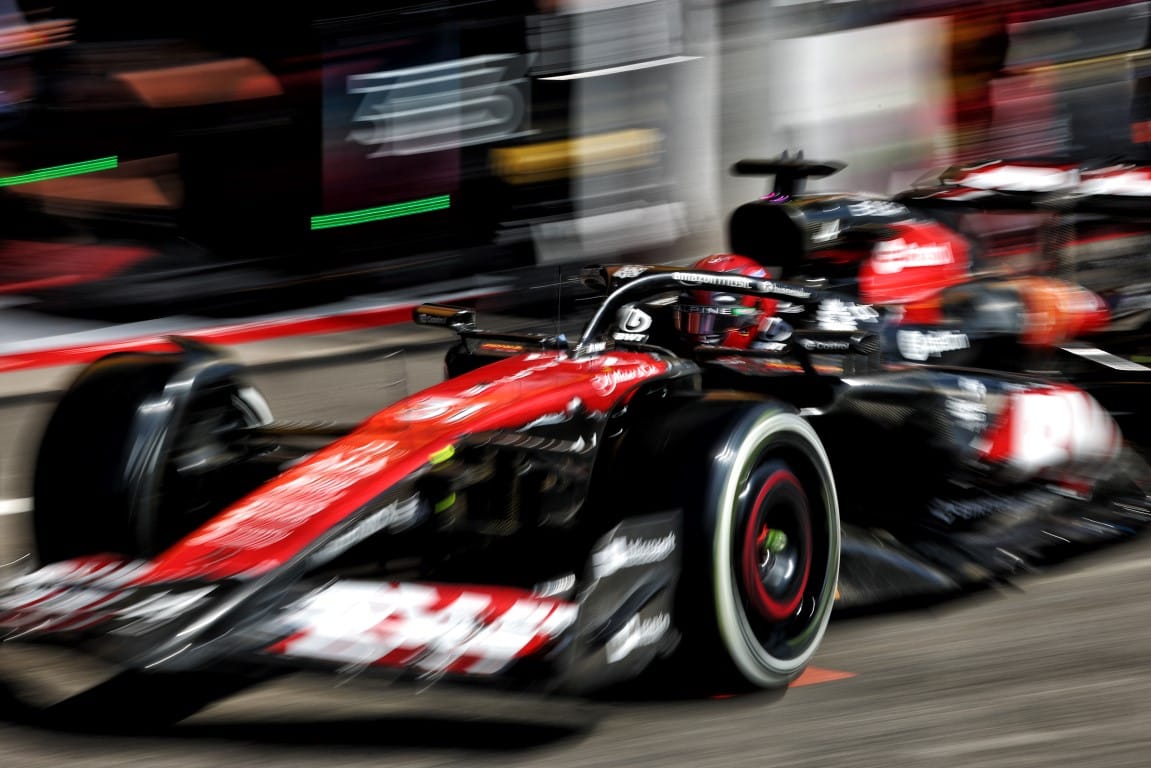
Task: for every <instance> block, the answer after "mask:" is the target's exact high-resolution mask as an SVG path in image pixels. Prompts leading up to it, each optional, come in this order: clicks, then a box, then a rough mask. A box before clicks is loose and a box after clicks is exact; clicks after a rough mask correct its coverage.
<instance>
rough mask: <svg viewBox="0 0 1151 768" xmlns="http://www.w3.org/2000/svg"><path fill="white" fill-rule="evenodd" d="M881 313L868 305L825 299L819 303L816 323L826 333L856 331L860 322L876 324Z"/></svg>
mask: <svg viewBox="0 0 1151 768" xmlns="http://www.w3.org/2000/svg"><path fill="white" fill-rule="evenodd" d="M878 320H879V312H877V311H876V310H875V308H874V307H872V306H870V305H868V304H856V303H854V302H850V301H843V300H842V299H825V300H823V301H821V302H820V303H819V309H818V310H816V312H815V321H816V323H817V324H818V326H819V327H820V328H822V329H824V330H825V331H854V330H856V328H858V327H859V323H860V322H864V323H874V322H877V321H878Z"/></svg>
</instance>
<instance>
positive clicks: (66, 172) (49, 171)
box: [0, 155, 120, 187]
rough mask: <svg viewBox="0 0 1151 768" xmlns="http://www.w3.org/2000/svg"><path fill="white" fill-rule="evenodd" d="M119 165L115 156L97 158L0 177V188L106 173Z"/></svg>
mask: <svg viewBox="0 0 1151 768" xmlns="http://www.w3.org/2000/svg"><path fill="white" fill-rule="evenodd" d="M119 164H120V161H119V159H118V158H117V157H116V156H115V155H112V156H111V157H99V158H96V159H95V160H85V161H83V162H80V163H68V164H66V165H53V166H52V167H50V168H41V169H40V170H38V171H32V172H31V173H22V174H20V175H19V176H3V177H0V187H11V186H14V185H16V184H31V183H32V182H34V181H45V180H47V179H59V178H61V177H63V176H79V175H80V174H82V173H94V172H96V171H106V170H108V169H110V168H115V167H116V166H117V165H119Z"/></svg>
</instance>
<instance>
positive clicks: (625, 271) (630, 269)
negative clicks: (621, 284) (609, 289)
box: [615, 264, 647, 280]
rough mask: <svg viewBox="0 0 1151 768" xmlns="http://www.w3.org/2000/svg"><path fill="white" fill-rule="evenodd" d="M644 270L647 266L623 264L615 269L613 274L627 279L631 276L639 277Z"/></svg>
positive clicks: (645, 270)
mask: <svg viewBox="0 0 1151 768" xmlns="http://www.w3.org/2000/svg"><path fill="white" fill-rule="evenodd" d="M644 272H647V267H644V266H640V265H639V264H625V265H623V266H622V267H620V268H619V269H617V270H616V271H615V276H616V277H618V278H622V279H625V280H627V279H630V278H633V277H639V276H640V275H642V274H643V273H644Z"/></svg>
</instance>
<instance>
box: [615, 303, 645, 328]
mask: <svg viewBox="0 0 1151 768" xmlns="http://www.w3.org/2000/svg"><path fill="white" fill-rule="evenodd" d="M619 314H620V321H619V327H620V330H621V331H623V332H624V333H643V332H644V331H646V330H647V329H648V328H651V315H649V314H648V313H647V312H644V311H643V310H642V309H640V308H639V307H637V306H634V305H631V306H627V307H624V308H623V309H621V310H620V313H619Z"/></svg>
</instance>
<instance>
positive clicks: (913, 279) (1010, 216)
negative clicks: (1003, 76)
mask: <svg viewBox="0 0 1151 768" xmlns="http://www.w3.org/2000/svg"><path fill="white" fill-rule="evenodd" d="M842 167H844V164H843V163H839V162H817V161H811V160H806V159H804V158H803V157H802V155H799V156H788V155H786V154H785V155H782V156H780V157H776V158H771V159H766V160H744V161H741V162H739V163H737V164H736V165H735V167H734V169H733V170H734V172H735V173H737V174H753V175H768V176H774V177H775V178H774V182H773V184H772V186H771V188H770V190H769V192H768V194H766V195H764V196H763V197H762V198H760V199H758V200H754V201H751V202H748V203H745V204H744V205H742V206H740V207H738V208H737V209H736V210H735V211H734V212H733V213H732V215H731V218H730V221H729V239H730V247H731V249H732V251H733V252H736V253H741V254H745V255H750V256H752V257H754V258H756V259H757V260H759V261H760V262H761V263H763V264H765V265H769V266H771V267H772V268H773V269H774V271H775V273H776V274H778V275H780V276H782V277H785V278H787V279H792V280H802V281H808V282H810V283H812V284H818V285H823V286H826V287H829V288H833V289H835V290H837V291H841V292H844V293H846V294H848V295H850V296H852V297H853V298H854V300H855V301H857V302H858V303H859V304H861V305H868V306H883V307H886V308H888V309H889V310H893V311H894V314H895V315H896V316H897V319H896V320H894V321H892V322H889V323H887V324H886V327H885V332H884V339H885V343H884V345H883V346H884V357H885V358H886V359H887V360H889V361H890V362H892V363H895V364H905V363H913V364H914V363H924V362H929V363H947V364H952V365H965V366H975V367H981V368H990V369H994V370H1012V371H1033V372H1041V373H1043V374H1044V375H1048V376H1054V377H1057V378H1059V379H1061V380H1064V381H1069V382H1076V383H1078V384H1079V385H1080V386H1085V387H1087V388H1089V389H1090V390H1091V391H1092V392H1093V393H1095V394H1096V395H1097V396H1099V397H1100V399H1101V400H1102V401H1103V402H1104V403H1105V404H1106V405H1107V407H1108V408H1109V409H1110V410H1111V411H1112V413H1114V414H1115V415H1117V416H1118V417H1119V418H1120V419H1121V420H1122V421H1123V423H1124V426H1125V429H1127V430H1128V432H1129V433H1130V434H1131V436H1132V437H1133V438H1134V439H1135V440H1136V441H1137V442H1139V443H1140V444H1148V443H1151V430H1149V429H1148V427H1147V426H1146V424H1145V422H1146V421H1147V420H1146V419H1145V418H1144V417H1143V410H1144V405H1143V401H1144V395H1143V393H1144V390H1145V389H1146V385H1147V384H1148V383H1151V369H1149V368H1148V367H1147V366H1145V365H1144V363H1145V362H1149V361H1151V357H1148V356H1147V353H1148V351H1149V350H1151V344H1149V341H1148V340H1149V336H1148V332H1147V329H1148V320H1149V318H1151V258H1148V257H1147V256H1146V254H1145V248H1144V246H1146V245H1147V244H1148V239H1149V238H1151V234H1149V231H1151V230H1149V229H1148V227H1147V222H1151V215H1148V214H1149V213H1151V207H1148V206H1147V205H1146V202H1145V201H1146V200H1147V199H1148V198H1147V197H1146V193H1147V187H1148V179H1149V178H1151V174H1148V172H1147V171H1146V169H1141V168H1139V167H1133V166H1131V165H1124V164H1114V163H1112V164H1095V165H1088V164H1076V163H1070V162H1062V161H1012V162H1007V161H994V162H987V163H982V164H978V165H973V166H965V167H953V168H948V169H946V170H943V171H938V172H932V173H929V174H926V175H924V176H923V177H922V178H921V179H920V181H919V182H917V183H916V184H915V185H914V186H913V187H912V188H911V189H909V190H907V191H905V192H902V193H900V194H898V195H895V196H893V197H884V196H879V195H873V194H868V193H863V192H828V193H806V192H804V190H803V184H804V181H805V180H806V179H808V178H820V177H825V176H829V175H832V174H834V173H835V172H836V171H838V170H839V169H841V168H842ZM1145 209H1146V210H1145Z"/></svg>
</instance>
